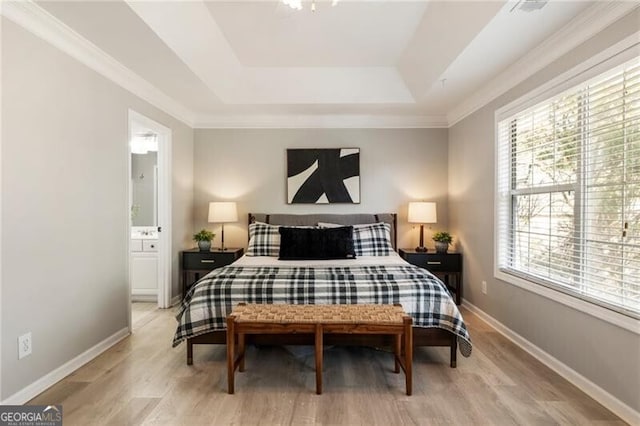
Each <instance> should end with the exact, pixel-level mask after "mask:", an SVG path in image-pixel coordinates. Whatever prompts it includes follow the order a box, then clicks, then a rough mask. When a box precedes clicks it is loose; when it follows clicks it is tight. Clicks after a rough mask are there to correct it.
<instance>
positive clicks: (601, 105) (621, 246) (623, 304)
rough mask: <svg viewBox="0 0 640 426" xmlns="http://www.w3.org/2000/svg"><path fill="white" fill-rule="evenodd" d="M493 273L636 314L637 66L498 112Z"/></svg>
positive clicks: (639, 195) (639, 258) (639, 232)
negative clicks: (516, 109) (505, 113)
mask: <svg viewBox="0 0 640 426" xmlns="http://www.w3.org/2000/svg"><path fill="white" fill-rule="evenodd" d="M497 149H498V151H497V162H498V173H497V177H496V178H497V185H498V188H497V193H496V194H497V195H496V197H497V200H496V201H497V215H498V216H497V219H496V225H497V232H498V239H497V244H498V245H497V252H496V253H497V257H496V262H497V265H496V266H497V270H498V271H500V272H503V273H506V274H509V275H511V276H516V277H520V278H524V279H526V280H528V281H531V282H534V283H537V284H541V285H545V286H548V287H552V288H554V289H556V290H560V291H563V292H565V293H568V294H571V295H573V296H575V297H579V298H581V299H584V300H587V301H589V302H593V303H596V304H598V305H601V306H604V307H607V308H610V309H613V310H616V311H618V312H621V313H624V314H626V315H629V316H632V317H635V318H638V317H640V59H639V58H635V59H634V60H632V61H630V62H627V63H625V64H623V65H621V66H618V67H616V68H614V69H612V70H609V71H608V72H606V73H604V74H601V75H598V76H597V77H595V78H592V79H591V80H589V81H587V82H584V83H581V84H580V85H578V86H574V87H572V88H570V89H568V90H565V91H564V92H562V93H559V94H557V95H555V96H553V97H551V98H549V99H546V100H545V101H543V102H540V103H538V104H536V105H533V106H531V107H528V108H526V109H524V110H520V111H519V112H517V113H509V115H508V116H504V117H502V116H500V115H498V122H497Z"/></svg>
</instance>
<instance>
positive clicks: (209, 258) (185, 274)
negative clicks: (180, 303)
mask: <svg viewBox="0 0 640 426" xmlns="http://www.w3.org/2000/svg"><path fill="white" fill-rule="evenodd" d="M243 254H244V249H241V248H228V249H226V250H225V251H221V250H215V249H214V250H211V251H200V250H199V249H197V248H196V249H191V250H185V251H183V252H181V259H180V265H181V268H182V298H183V299H184V296H185V295H186V294H187V292H188V291H189V288H190V287H191V286H192V285H193V284H194V283H195V282H197V281H198V280H199V279H200V278H202V277H204V276H205V275H206V274H207V273H209V272H211V271H213V270H214V269H217V268H221V267H223V266H226V265H229V264H230V263H232V262H234V261H235V260H236V259H239V258H240V256H242V255H243Z"/></svg>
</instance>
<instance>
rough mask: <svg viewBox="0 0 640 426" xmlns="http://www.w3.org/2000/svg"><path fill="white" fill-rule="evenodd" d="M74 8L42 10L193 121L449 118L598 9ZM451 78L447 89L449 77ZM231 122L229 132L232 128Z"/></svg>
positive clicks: (120, 4) (580, 5)
mask: <svg viewBox="0 0 640 426" xmlns="http://www.w3.org/2000/svg"><path fill="white" fill-rule="evenodd" d="M516 3H517V1H516V0H510V1H504V0H503V1H469V2H464V1H433V0H432V1H428V2H427V1H357V0H352V1H349V0H342V1H341V2H340V3H338V4H337V5H336V6H335V7H332V6H331V2H324V1H317V4H318V7H317V11H316V12H315V13H313V12H311V11H310V10H309V5H310V2H309V1H304V2H303V5H304V9H303V10H302V11H296V10H292V9H290V8H288V7H287V6H285V5H283V4H281V3H280V2H278V1H275V0H274V1H271V0H265V1H206V2H205V1H201V0H196V1H189V2H177V1H176V2H171V1H164V2H155V1H148V2H139V1H121V0H115V1H104V2H101V1H90V2H89V1H86V2H85V1H71V2H58V1H56V2H50V1H42V2H38V5H39V6H40V7H42V8H43V9H45V10H46V11H47V12H48V13H50V14H51V15H53V16H54V17H55V18H57V19H58V20H60V21H62V22H63V23H64V24H66V25H67V26H68V27H69V28H71V29H72V30H73V31H75V32H77V33H78V34H80V35H81V36H82V37H84V38H86V39H87V40H89V41H90V42H92V43H93V44H95V45H96V46H97V47H98V48H100V49H101V50H103V51H104V52H106V53H107V54H108V55H110V56H111V57H113V58H114V59H115V60H117V61H118V62H120V63H121V64H122V65H124V66H125V67H127V68H128V69H130V70H131V71H133V72H134V73H135V74H137V75H138V76H140V77H142V78H143V79H145V80H146V81H148V82H149V83H151V84H152V85H153V86H155V87H156V88H157V89H159V91H161V92H162V93H163V94H166V95H167V96H168V97H170V98H172V99H173V100H175V102H176V103H177V104H180V105H181V106H182V107H184V108H185V109H186V110H188V111H191V112H192V113H193V116H194V117H196V118H195V120H194V121H195V122H196V125H197V124H198V123H207V122H224V121H225V117H226V118H227V119H228V120H227V123H234V122H235V123H241V122H242V123H245V125H247V123H250V122H251V121H252V120H253V121H254V125H258V124H259V123H260V122H261V121H264V120H265V117H273V116H282V117H298V118H300V117H304V118H309V117H314V116H333V117H340V116H347V115H350V116H354V117H376V116H380V117H381V116H387V117H389V116H393V117H403V116H404V117H409V116H411V117H417V116H419V117H432V118H433V121H434V122H439V120H440V121H442V120H445V121H446V116H447V114H449V113H450V112H451V111H452V110H453V109H455V108H456V107H457V106H458V105H460V104H461V103H463V102H464V101H465V99H467V98H469V97H470V96H472V95H473V94H474V93H475V92H477V91H478V90H479V89H480V88H482V87H483V86H484V85H486V84H487V83H488V82H490V81H491V80H492V79H494V78H495V77H496V76H497V75H499V74H500V73H501V72H503V71H504V70H505V69H507V67H509V66H510V65H511V64H513V63H514V62H516V61H517V60H518V59H520V58H521V57H523V56H524V55H525V54H527V53H528V52H529V51H530V50H531V49H532V48H534V47H535V46H537V45H539V44H540V43H542V42H543V41H544V40H545V39H547V38H548V37H550V36H551V35H553V34H554V33H556V32H557V31H558V30H560V29H561V28H562V27H564V26H565V25H567V24H568V23H570V22H571V20H572V19H574V18H575V17H576V16H578V15H579V14H580V13H582V12H585V11H587V10H588V8H589V7H592V6H593V2H585V1H559V0H556V1H554V0H550V1H549V3H548V4H547V5H546V6H545V7H544V8H543V9H542V10H539V11H536V12H530V13H525V12H522V11H517V10H516V11H513V12H511V9H512V8H513V7H514V5H515V4H516ZM443 79H445V80H446V81H445V83H444V85H443V83H442V80H443ZM228 125H229V124H228Z"/></svg>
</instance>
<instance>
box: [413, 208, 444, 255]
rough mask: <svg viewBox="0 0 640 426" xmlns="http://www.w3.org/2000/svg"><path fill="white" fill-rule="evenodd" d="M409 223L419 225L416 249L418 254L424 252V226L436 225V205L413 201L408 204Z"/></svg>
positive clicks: (425, 249)
mask: <svg viewBox="0 0 640 426" xmlns="http://www.w3.org/2000/svg"><path fill="white" fill-rule="evenodd" d="M408 220H409V223H419V224H420V244H419V245H418V247H416V251H418V252H426V251H427V248H426V247H425V246H424V224H425V223H436V222H437V221H438V218H437V215H436V203H434V202H426V201H414V202H411V203H409V217H408Z"/></svg>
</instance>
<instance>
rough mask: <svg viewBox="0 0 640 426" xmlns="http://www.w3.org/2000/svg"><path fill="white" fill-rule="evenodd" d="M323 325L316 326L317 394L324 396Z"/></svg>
mask: <svg viewBox="0 0 640 426" xmlns="http://www.w3.org/2000/svg"><path fill="white" fill-rule="evenodd" d="M322 337H323V336H322V324H316V393H317V394H318V395H320V394H322V351H323V344H322Z"/></svg>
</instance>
